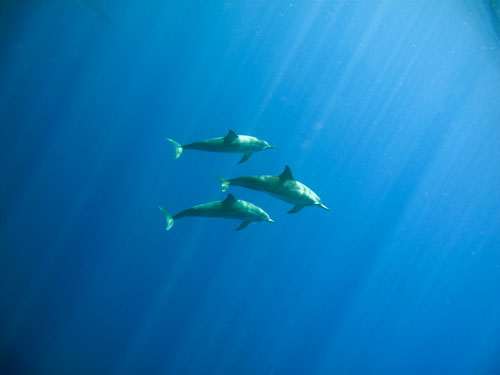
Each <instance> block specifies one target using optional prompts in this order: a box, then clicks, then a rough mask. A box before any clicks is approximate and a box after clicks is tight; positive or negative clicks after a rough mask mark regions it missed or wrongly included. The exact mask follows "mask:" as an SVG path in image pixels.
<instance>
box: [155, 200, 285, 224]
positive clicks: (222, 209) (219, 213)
mask: <svg viewBox="0 0 500 375" xmlns="http://www.w3.org/2000/svg"><path fill="white" fill-rule="evenodd" d="M160 210H161V212H163V214H164V215H165V218H166V219H167V228H166V229H167V230H170V229H171V228H172V226H173V225H174V220H176V219H180V218H183V217H187V216H203V217H222V218H226V219H237V220H242V222H241V225H240V226H239V227H238V228H236V230H242V229H245V228H246V227H247V226H248V224H250V223H251V222H252V221H267V222H269V223H274V222H275V221H274V220H273V219H271V218H270V217H269V215H268V213H267V212H266V211H264V210H263V209H262V208H260V207H257V206H256V205H255V204H252V203H250V202H246V201H242V200H236V199H235V198H234V196H233V195H232V194H228V195H227V198H226V199H224V200H223V201H216V202H209V203H205V204H200V205H198V206H194V207H191V208H188V209H187V210H184V211H181V212H179V213H178V214H176V215H174V216H170V214H169V213H168V212H167V211H165V209H164V208H163V207H160Z"/></svg>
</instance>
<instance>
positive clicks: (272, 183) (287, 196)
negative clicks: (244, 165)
mask: <svg viewBox="0 0 500 375" xmlns="http://www.w3.org/2000/svg"><path fill="white" fill-rule="evenodd" d="M215 177H217V178H218V179H219V181H220V182H221V184H222V191H226V190H227V188H228V187H229V185H234V186H242V187H245V188H247V189H252V190H257V191H263V192H264V193H267V194H270V195H272V196H273V197H276V198H278V199H281V200H282V201H285V202H288V203H291V204H293V205H295V206H294V207H293V208H292V209H291V210H290V211H288V213H289V214H293V213H295V212H299V211H300V210H302V209H303V208H304V207H305V206H318V207H321V208H323V209H325V210H329V208H328V207H326V206H325V205H324V204H323V203H322V202H321V199H320V198H319V197H318V196H317V195H316V193H315V192H314V191H312V190H311V189H309V188H308V187H307V186H306V185H304V184H303V183H301V182H299V181H297V180H295V178H294V177H293V175H292V171H291V170H290V167H289V166H288V165H287V166H286V167H285V170H284V171H283V173H281V174H280V175H279V176H245V177H236V178H232V179H230V180H226V179H224V178H222V177H220V176H218V175H215Z"/></svg>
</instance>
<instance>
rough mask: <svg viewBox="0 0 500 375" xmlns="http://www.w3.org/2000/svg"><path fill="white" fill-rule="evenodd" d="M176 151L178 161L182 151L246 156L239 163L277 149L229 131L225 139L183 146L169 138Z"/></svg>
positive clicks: (253, 138) (213, 139)
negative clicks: (267, 150)
mask: <svg viewBox="0 0 500 375" xmlns="http://www.w3.org/2000/svg"><path fill="white" fill-rule="evenodd" d="M167 139H168V140H169V141H170V143H172V145H173V146H174V149H175V158H176V159H177V158H178V157H179V156H181V154H182V150H201V151H211V152H230V153H237V154H244V155H243V157H242V158H241V160H240V161H239V162H238V163H243V162H244V161H247V160H248V158H250V156H252V154H253V153H254V152H257V151H262V150H266V149H268V148H276V147H275V146H271V145H270V144H269V143H267V142H266V141H263V140H261V139H258V138H255V137H250V136H248V135H238V134H236V133H235V132H234V131H232V130H229V132H228V133H227V134H226V136H225V137H219V138H211V139H206V140H204V141H200V142H194V143H189V144H187V145H184V146H181V145H180V144H179V143H177V142H176V141H174V140H173V139H170V138H167Z"/></svg>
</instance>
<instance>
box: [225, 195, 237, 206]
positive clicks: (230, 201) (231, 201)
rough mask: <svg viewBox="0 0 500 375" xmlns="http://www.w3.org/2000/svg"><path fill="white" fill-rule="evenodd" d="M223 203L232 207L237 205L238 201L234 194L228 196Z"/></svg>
mask: <svg viewBox="0 0 500 375" xmlns="http://www.w3.org/2000/svg"><path fill="white" fill-rule="evenodd" d="M222 203H224V204H227V205H231V204H234V203H236V199H235V198H234V195H233V194H228V195H227V197H226V199H224V200H223V201H222Z"/></svg>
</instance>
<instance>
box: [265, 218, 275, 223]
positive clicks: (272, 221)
mask: <svg viewBox="0 0 500 375" xmlns="http://www.w3.org/2000/svg"><path fill="white" fill-rule="evenodd" d="M267 221H268V222H269V223H276V222H275V221H274V220H273V219H271V218H269V219H267Z"/></svg>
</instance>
